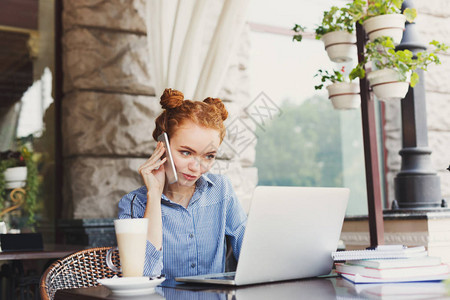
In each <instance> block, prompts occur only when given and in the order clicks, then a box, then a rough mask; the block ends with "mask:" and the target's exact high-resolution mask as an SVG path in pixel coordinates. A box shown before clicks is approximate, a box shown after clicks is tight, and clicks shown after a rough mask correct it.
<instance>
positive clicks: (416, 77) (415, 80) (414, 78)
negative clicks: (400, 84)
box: [410, 72, 419, 87]
mask: <svg viewBox="0 0 450 300" xmlns="http://www.w3.org/2000/svg"><path fill="white" fill-rule="evenodd" d="M418 82H419V74H417V73H416V72H413V73H412V74H411V82H410V85H411V87H414V86H415V85H416V84H417V83H418Z"/></svg>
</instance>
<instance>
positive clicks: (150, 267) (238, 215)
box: [119, 173, 247, 278]
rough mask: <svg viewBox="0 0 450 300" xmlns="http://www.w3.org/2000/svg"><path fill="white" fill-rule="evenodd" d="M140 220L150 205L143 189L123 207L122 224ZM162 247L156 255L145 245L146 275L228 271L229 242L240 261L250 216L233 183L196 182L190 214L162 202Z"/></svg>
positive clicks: (213, 178)
mask: <svg viewBox="0 0 450 300" xmlns="http://www.w3.org/2000/svg"><path fill="white" fill-rule="evenodd" d="M135 195H136V198H135V200H134V202H133V203H134V204H133V217H135V218H142V217H143V216H144V212H145V207H146V204H147V188H146V187H145V186H142V187H140V188H139V189H137V190H134V191H132V192H130V193H128V194H127V195H125V196H124V197H123V198H122V199H121V200H120V202H119V219H125V218H130V217H131V201H132V199H133V197H134V196H135ZM161 213H162V229H163V242H162V249H161V250H157V249H156V248H155V247H154V246H153V244H151V243H150V242H149V241H147V251H146V259H145V265H144V275H154V274H165V275H166V278H173V277H178V276H190V275H199V274H208V273H220V272H223V271H224V270H225V257H226V241H225V236H228V237H229V239H230V242H231V245H232V247H233V254H234V256H235V257H236V259H238V258H239V252H240V249H241V245H242V239H243V236H244V231H245V225H246V221H247V216H246V214H245V212H244V210H243V208H242V206H241V204H240V202H239V200H238V199H237V197H236V194H235V193H234V190H233V188H232V186H231V182H230V181H229V179H228V178H227V177H225V176H223V175H216V174H210V173H206V174H203V175H202V176H201V177H200V178H199V179H198V180H197V182H196V188H195V192H194V195H193V196H192V198H191V200H190V202H189V205H188V207H187V208H185V207H183V206H181V205H179V204H177V203H175V202H173V201H171V200H170V199H168V198H167V197H166V196H165V195H164V194H163V195H162V197H161Z"/></svg>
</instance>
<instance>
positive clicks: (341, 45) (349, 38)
mask: <svg viewBox="0 0 450 300" xmlns="http://www.w3.org/2000/svg"><path fill="white" fill-rule="evenodd" d="M322 41H323V43H324V45H325V50H327V54H328V57H329V58H330V60H331V61H333V62H337V63H341V62H347V61H351V60H352V57H353V56H354V55H355V54H356V36H355V35H354V34H351V33H348V32H347V31H333V32H329V33H326V34H324V35H323V36H322Z"/></svg>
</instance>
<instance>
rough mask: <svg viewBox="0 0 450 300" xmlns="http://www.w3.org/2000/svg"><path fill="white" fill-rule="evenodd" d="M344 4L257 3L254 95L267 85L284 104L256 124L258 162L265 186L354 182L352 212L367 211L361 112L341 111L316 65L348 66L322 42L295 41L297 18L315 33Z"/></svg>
mask: <svg viewBox="0 0 450 300" xmlns="http://www.w3.org/2000/svg"><path fill="white" fill-rule="evenodd" d="M344 4H345V1H339V0H322V1H298V0H297V1H295V0H283V1H257V0H253V1H252V2H251V4H250V8H249V22H250V28H251V29H252V31H251V47H252V52H251V55H250V57H251V65H250V68H251V70H250V74H251V75H250V78H251V84H252V86H251V95H252V97H256V96H257V95H258V94H260V93H261V92H264V93H265V94H266V96H267V97H268V98H269V99H270V100H271V101H273V102H274V103H275V104H276V105H277V106H278V108H279V109H280V111H281V113H280V115H278V116H277V117H275V118H273V119H272V121H271V122H270V123H269V124H266V126H265V127H264V128H261V127H259V128H258V129H257V132H256V134H257V136H258V143H257V146H256V161H255V166H256V167H257V168H258V177H259V182H258V184H259V185H299V186H330V187H341V186H343V187H348V188H350V190H351V193H350V201H349V205H348V209H347V215H367V195H366V183H365V165H364V150H363V146H364V145H363V138H362V128H361V112H360V110H359V109H356V110H348V111H342V110H335V109H334V108H333V107H332V105H331V102H330V101H329V100H328V97H327V92H326V90H325V89H323V90H321V91H316V90H315V89H314V86H315V85H317V84H318V83H319V81H318V79H317V78H314V74H316V73H317V70H319V69H327V70H331V69H332V68H335V69H336V68H341V67H342V66H337V65H336V64H334V63H332V62H331V61H330V60H329V59H328V56H327V54H326V52H325V50H324V48H323V43H322V42H321V41H318V40H315V39H313V38H311V37H310V38H308V37H305V38H304V39H303V41H302V42H301V43H298V42H293V41H292V31H290V29H291V28H292V27H293V26H294V24H296V23H297V24H301V25H303V26H306V27H307V31H309V32H312V31H313V29H314V27H315V24H319V23H320V21H321V18H322V13H323V11H324V10H327V9H329V8H330V7H331V6H332V5H337V6H342V5H344ZM310 36H312V35H310ZM355 61H356V58H355ZM346 67H347V68H349V69H350V65H347V66H346Z"/></svg>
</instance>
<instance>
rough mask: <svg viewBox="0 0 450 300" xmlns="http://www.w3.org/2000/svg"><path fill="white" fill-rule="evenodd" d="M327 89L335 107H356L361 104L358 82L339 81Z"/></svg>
mask: <svg viewBox="0 0 450 300" xmlns="http://www.w3.org/2000/svg"><path fill="white" fill-rule="evenodd" d="M327 90H328V98H330V100H331V103H332V104H333V107H334V108H335V109H356V108H358V107H359V106H360V105H361V97H360V95H359V84H358V83H355V82H337V83H333V84H331V85H329V86H327Z"/></svg>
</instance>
